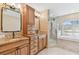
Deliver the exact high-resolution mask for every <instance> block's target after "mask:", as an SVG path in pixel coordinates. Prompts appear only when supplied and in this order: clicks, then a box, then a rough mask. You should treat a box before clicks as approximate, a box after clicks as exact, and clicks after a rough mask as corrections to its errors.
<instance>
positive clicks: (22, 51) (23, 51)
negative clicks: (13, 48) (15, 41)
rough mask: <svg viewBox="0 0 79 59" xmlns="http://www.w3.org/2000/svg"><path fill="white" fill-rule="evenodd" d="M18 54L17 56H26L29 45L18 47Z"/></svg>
mask: <svg viewBox="0 0 79 59" xmlns="http://www.w3.org/2000/svg"><path fill="white" fill-rule="evenodd" d="M18 54H19V55H28V54H29V45H28V44H24V45H22V46H20V47H19V49H18Z"/></svg>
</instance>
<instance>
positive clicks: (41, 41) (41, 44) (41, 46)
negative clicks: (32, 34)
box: [38, 38, 43, 51]
mask: <svg viewBox="0 0 79 59" xmlns="http://www.w3.org/2000/svg"><path fill="white" fill-rule="evenodd" d="M38 49H39V51H40V50H42V49H43V39H42V38H40V39H39V48H38Z"/></svg>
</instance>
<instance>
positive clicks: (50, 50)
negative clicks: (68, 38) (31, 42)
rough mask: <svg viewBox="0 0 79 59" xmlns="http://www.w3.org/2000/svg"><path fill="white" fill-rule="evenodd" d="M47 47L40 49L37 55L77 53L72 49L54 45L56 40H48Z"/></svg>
mask: <svg viewBox="0 0 79 59" xmlns="http://www.w3.org/2000/svg"><path fill="white" fill-rule="evenodd" d="M49 43H50V44H49V45H48V48H46V49H44V50H42V51H41V52H40V53H38V55H77V54H76V53H74V52H72V51H68V50H66V49H63V48H59V47H57V46H56V41H53V42H49Z"/></svg>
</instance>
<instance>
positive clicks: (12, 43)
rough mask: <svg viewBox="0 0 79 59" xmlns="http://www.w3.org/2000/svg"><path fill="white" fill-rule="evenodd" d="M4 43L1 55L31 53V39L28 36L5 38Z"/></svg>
mask: <svg viewBox="0 0 79 59" xmlns="http://www.w3.org/2000/svg"><path fill="white" fill-rule="evenodd" d="M4 43H5V44H3V45H0V55H29V39H27V38H24V39H21V38H18V39H10V40H7V41H6V40H5V42H4Z"/></svg>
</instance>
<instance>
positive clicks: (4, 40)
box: [0, 37, 29, 46]
mask: <svg viewBox="0 0 79 59" xmlns="http://www.w3.org/2000/svg"><path fill="white" fill-rule="evenodd" d="M21 40H29V38H27V37H21V38H14V39H1V40H0V46H1V45H4V44H8V43H13V42H17V41H21Z"/></svg>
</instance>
